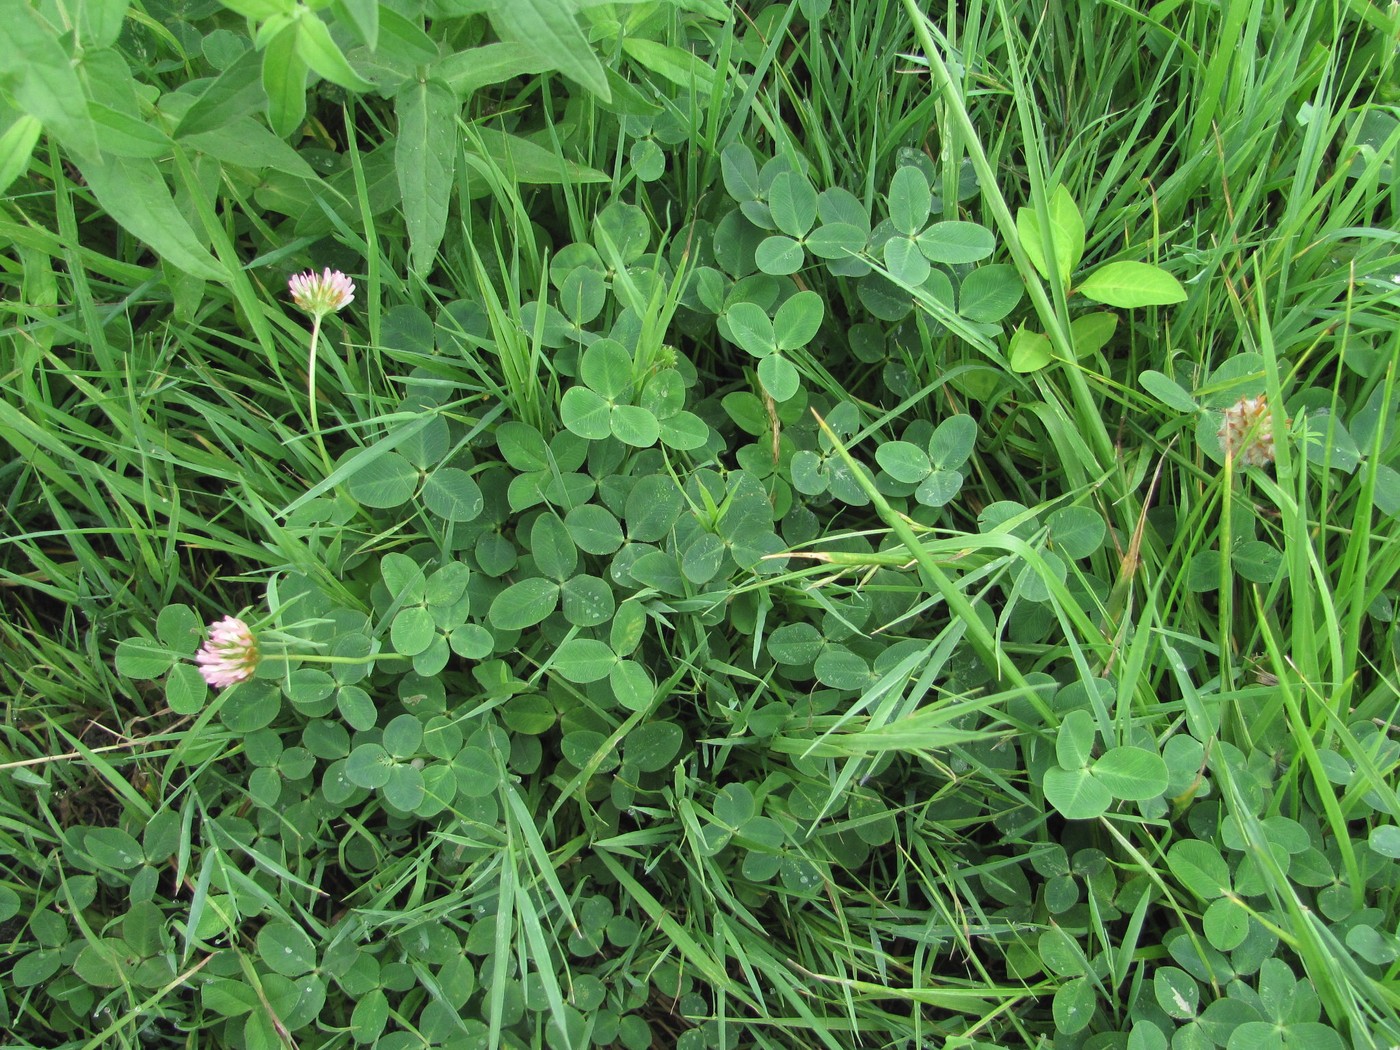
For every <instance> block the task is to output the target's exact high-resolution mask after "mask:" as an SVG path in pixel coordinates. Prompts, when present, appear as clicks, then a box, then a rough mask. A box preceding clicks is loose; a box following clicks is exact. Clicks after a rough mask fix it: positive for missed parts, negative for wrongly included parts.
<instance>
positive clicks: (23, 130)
mask: <svg viewBox="0 0 1400 1050" xmlns="http://www.w3.org/2000/svg"><path fill="white" fill-rule="evenodd" d="M43 130H44V126H43V124H41V123H39V120H38V118H37V117H32V116H30V115H29V114H28V113H21V114H20V115H19V116H18V117H16V118H15V121H14V123H13V124H11V125H10V126H9V127H8V128H6V129H5V133H4V134H3V135H0V193H4V192H5V191H6V190H7V189H9V188H10V185H11V183H13V182H14V181H15V179H17V178H19V177H20V176H21V175H23V174H24V173H25V172H26V171H28V170H29V161H30V160H31V158H32V157H33V156H34V145H35V143H37V142H38V141H39V132H41V131H43Z"/></svg>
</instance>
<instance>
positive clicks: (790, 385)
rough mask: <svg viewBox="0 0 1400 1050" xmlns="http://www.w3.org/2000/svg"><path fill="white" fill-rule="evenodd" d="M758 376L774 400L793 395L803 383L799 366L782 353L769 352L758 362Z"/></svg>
mask: <svg viewBox="0 0 1400 1050" xmlns="http://www.w3.org/2000/svg"><path fill="white" fill-rule="evenodd" d="M758 378H759V379H761V380H762V381H763V388H764V389H765V390H767V391H768V393H769V396H771V397H772V398H773V400H774V401H786V400H788V399H789V398H791V397H793V396H794V395H795V394H796V393H797V390H798V388H799V387H800V386H801V385H802V380H801V376H799V375H798V372H797V368H796V367H795V366H794V365H793V363H792V362H791V361H789V360H788V359H787V358H786V357H784V356H783V355H782V354H769V355H768V356H767V357H765V358H764V359H763V360H762V361H760V362H759V363H758Z"/></svg>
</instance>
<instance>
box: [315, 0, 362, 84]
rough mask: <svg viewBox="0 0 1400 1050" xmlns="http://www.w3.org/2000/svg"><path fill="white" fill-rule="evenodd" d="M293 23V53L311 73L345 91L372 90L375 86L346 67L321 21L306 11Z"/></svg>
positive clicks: (347, 63)
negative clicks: (294, 51) (294, 35)
mask: <svg viewBox="0 0 1400 1050" xmlns="http://www.w3.org/2000/svg"><path fill="white" fill-rule="evenodd" d="M296 25H297V36H296V53H297V55H298V56H299V57H300V58H301V60H302V61H303V62H305V63H306V64H307V65H308V66H310V67H311V70H312V71H313V72H314V73H316V74H317V75H319V76H322V77H324V78H325V79H326V80H329V81H330V82H331V83H332V84H339V85H340V86H341V87H343V88H345V89H347V90H349V91H360V92H364V91H373V90H374V87H375V85H373V84H371V83H370V82H369V81H368V80H366V79H365V78H364V77H362V76H360V74H358V73H356V72H355V71H354V70H353V69H351V68H350V63H349V62H347V61H345V55H344V54H343V53H342V52H341V50H340V48H338V47H336V44H335V41H334V40H332V39H331V31H330V30H329V29H328V28H327V27H326V23H325V22H322V21H321V20H320V19H319V18H317V17H316V16H315V15H314V14H312V13H311V12H310V11H309V10H306V11H304V13H303V14H302V16H301V17H300V18H298V19H297V23H296Z"/></svg>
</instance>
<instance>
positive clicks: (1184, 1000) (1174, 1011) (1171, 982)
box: [1152, 966, 1201, 1021]
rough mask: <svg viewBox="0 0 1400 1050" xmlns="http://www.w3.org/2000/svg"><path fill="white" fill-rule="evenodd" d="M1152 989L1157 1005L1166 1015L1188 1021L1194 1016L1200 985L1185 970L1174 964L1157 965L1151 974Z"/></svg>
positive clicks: (1198, 1004)
mask: <svg viewBox="0 0 1400 1050" xmlns="http://www.w3.org/2000/svg"><path fill="white" fill-rule="evenodd" d="M1152 991H1153V993H1154V994H1155V995H1156V997H1157V1005H1158V1006H1160V1007H1161V1008H1162V1009H1163V1011H1165V1012H1166V1014H1167V1016H1168V1017H1175V1018H1176V1019H1177V1020H1178V1021H1189V1020H1190V1019H1191V1018H1193V1017H1195V1016H1196V1010H1197V1008H1198V1007H1199V1006H1200V1004H1201V986H1200V985H1199V984H1197V983H1196V979H1195V978H1194V977H1192V976H1191V975H1190V974H1189V973H1187V972H1186V971H1185V970H1182V969H1180V968H1179V967H1176V966H1159V967H1157V970H1156V972H1154V973H1153V975H1152Z"/></svg>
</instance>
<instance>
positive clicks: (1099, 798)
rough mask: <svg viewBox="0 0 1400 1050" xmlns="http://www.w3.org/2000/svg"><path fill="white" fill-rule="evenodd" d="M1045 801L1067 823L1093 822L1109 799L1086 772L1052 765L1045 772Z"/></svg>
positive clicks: (1108, 804)
mask: <svg viewBox="0 0 1400 1050" xmlns="http://www.w3.org/2000/svg"><path fill="white" fill-rule="evenodd" d="M1042 786H1043V789H1044V791H1045V800H1046V801H1047V802H1049V803H1050V804H1051V805H1052V806H1054V807H1055V808H1056V809H1057V810H1059V812H1060V814H1061V815H1062V816H1064V817H1067V818H1068V819H1070V820H1093V819H1094V818H1095V817H1100V816H1103V814H1104V813H1106V812H1108V807H1109V806H1110V805H1112V804H1113V796H1112V795H1110V794H1109V793H1108V789H1107V788H1105V787H1104V786H1103V785H1102V784H1100V783H1099V782H1098V781H1097V780H1095V779H1094V778H1093V777H1092V776H1090V774H1089V770H1087V769H1064V768H1062V767H1060V766H1054V767H1052V768H1050V769H1047V770H1046V771H1045V782H1044V784H1043V785H1042Z"/></svg>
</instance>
